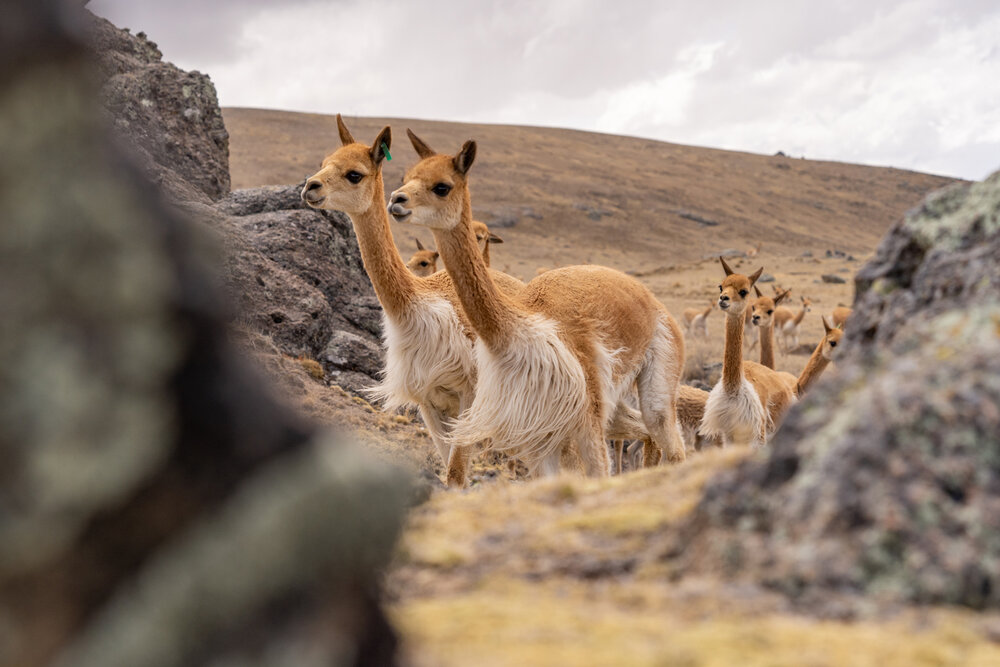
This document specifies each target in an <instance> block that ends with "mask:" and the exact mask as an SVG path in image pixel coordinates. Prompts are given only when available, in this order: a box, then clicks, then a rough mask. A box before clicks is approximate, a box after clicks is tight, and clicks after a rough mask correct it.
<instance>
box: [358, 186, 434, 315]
mask: <svg viewBox="0 0 1000 667" xmlns="http://www.w3.org/2000/svg"><path fill="white" fill-rule="evenodd" d="M374 189H375V191H374V192H373V193H372V202H371V206H369V207H368V210H367V211H365V212H364V213H360V214H355V215H352V216H351V222H352V223H353V224H354V233H355V234H356V235H357V237H358V247H359V248H360V249H361V259H362V261H363V262H364V264H365V271H367V272H368V277H369V278H370V279H371V281H372V287H374V288H375V295H376V296H377V297H378V300H379V303H381V304H382V308H383V310H385V312H386V315H388V316H389V317H391V318H397V319H398V318H400V317H403V316H404V315H405V314H406V312H407V310H408V307H409V304H410V303H412V300H413V298H414V297H415V296H416V291H417V280H418V279H417V278H416V276H414V275H413V274H412V273H410V271H409V269H407V268H406V264H405V263H404V262H403V258H402V257H400V256H399V251H398V250H396V244H395V242H394V241H393V239H392V229H391V228H390V227H389V214H388V212H387V211H386V208H385V191H384V189H383V188H382V175H381V173H380V174H379V175H378V178H377V180H376V185H375V188H374Z"/></svg>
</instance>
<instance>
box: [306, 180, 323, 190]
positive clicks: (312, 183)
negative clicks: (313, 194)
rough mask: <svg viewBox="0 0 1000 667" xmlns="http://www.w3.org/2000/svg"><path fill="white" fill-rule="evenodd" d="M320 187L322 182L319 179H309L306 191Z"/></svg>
mask: <svg viewBox="0 0 1000 667" xmlns="http://www.w3.org/2000/svg"><path fill="white" fill-rule="evenodd" d="M318 187H320V182H319V181H309V182H308V183H306V191H307V192H308V191H309V190H315V189H316V188H318Z"/></svg>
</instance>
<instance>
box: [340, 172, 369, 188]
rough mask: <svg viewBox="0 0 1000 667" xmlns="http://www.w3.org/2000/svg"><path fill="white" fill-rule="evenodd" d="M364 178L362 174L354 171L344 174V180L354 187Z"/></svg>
mask: <svg viewBox="0 0 1000 667" xmlns="http://www.w3.org/2000/svg"><path fill="white" fill-rule="evenodd" d="M364 177H365V175H364V174H362V173H359V172H357V171H354V170H351V171H349V172H347V173H346V174H344V178H346V179H347V180H348V181H350V182H351V183H353V184H354V185H357V184H358V183H360V182H361V179H362V178H364Z"/></svg>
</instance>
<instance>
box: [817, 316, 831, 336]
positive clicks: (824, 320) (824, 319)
mask: <svg viewBox="0 0 1000 667" xmlns="http://www.w3.org/2000/svg"><path fill="white" fill-rule="evenodd" d="M820 319H821V320H823V329H825V330H826V333H830V332H831V331H833V327H831V326H830V324H829V323H828V322H827V321H826V315H823V316H821V317H820Z"/></svg>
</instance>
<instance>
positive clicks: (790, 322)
mask: <svg viewBox="0 0 1000 667" xmlns="http://www.w3.org/2000/svg"><path fill="white" fill-rule="evenodd" d="M799 298H800V299H801V300H802V305H801V307H800V308H799V312H797V313H793V312H792V310H791V309H790V308H787V307H785V306H779V307H778V308H776V309H775V310H774V331H775V333H776V334H778V335H779V336H780V337H781V349H782V351H783V352H785V353H788V351H789V350H792V349H793V348H796V347H798V346H799V325H800V324H802V319H803V318H804V317H805V316H806V313H808V312H809V309H810V307H811V306H812V301H810V300H809V299H807V298H806V297H804V296H803V297H799ZM789 341H791V342H789Z"/></svg>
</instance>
